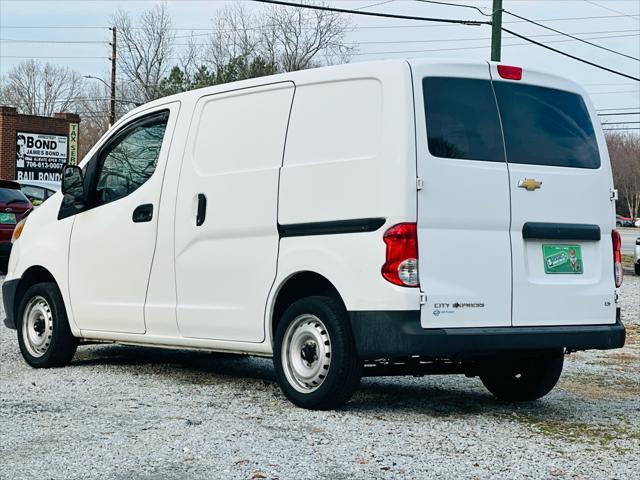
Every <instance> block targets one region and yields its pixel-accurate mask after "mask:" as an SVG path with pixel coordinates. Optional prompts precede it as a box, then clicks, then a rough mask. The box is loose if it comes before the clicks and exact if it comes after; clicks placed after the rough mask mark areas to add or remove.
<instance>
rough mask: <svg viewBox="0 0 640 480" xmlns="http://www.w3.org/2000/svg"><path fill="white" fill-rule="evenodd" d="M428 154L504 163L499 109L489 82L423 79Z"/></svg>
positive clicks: (439, 78)
mask: <svg viewBox="0 0 640 480" xmlns="http://www.w3.org/2000/svg"><path fill="white" fill-rule="evenodd" d="M422 90H423V91H424V107H425V108H424V109H425V115H426V121H427V141H428V143H429V152H431V155H433V156H436V157H446V158H459V159H468V160H488V161H493V162H504V146H503V143H502V134H501V132H500V121H499V118H498V110H497V108H496V102H495V98H494V95H493V90H492V89H491V82H490V81H489V80H474V79H468V78H447V77H427V78H424V79H423V80H422Z"/></svg>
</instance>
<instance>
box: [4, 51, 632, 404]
mask: <svg viewBox="0 0 640 480" xmlns="http://www.w3.org/2000/svg"><path fill="white" fill-rule="evenodd" d="M294 92H295V96H294ZM549 126H552V127H553V128H551V127H549ZM606 148H607V147H606V143H605V139H604V136H603V132H602V130H601V127H600V123H599V121H598V117H597V114H596V110H595V109H594V107H593V105H592V103H591V102H590V100H589V98H588V96H587V93H586V92H585V91H584V90H583V89H582V88H581V87H580V86H579V85H578V84H577V83H575V82H573V81H571V80H567V79H563V78H560V77H558V76H556V75H555V74H546V73H542V72H539V71H535V70H529V69H522V68H520V67H513V66H506V65H497V64H495V63H490V64H488V63H486V62H479V61H478V62H470V61H436V60H430V59H429V60H419V59H412V60H408V61H405V60H394V61H386V62H373V63H354V64H351V65H344V66H336V67H328V68H320V69H313V70H305V71H301V72H293V73H286V74H281V75H277V76H272V77H262V78H256V79H252V80H246V81H242V82H238V83H230V84H226V85H218V86H214V87H208V88H204V89H200V90H194V91H190V92H186V93H182V94H179V95H177V96H170V97H165V98H162V99H158V100H155V101H153V102H151V103H148V104H146V105H144V106H142V107H139V108H136V109H135V110H133V111H131V112H130V113H128V114H127V115H125V116H124V117H123V118H122V119H120V120H119V121H118V122H117V123H116V124H115V125H114V126H113V127H112V129H111V130H110V131H109V133H108V134H107V135H106V136H105V137H104V138H102V139H101V140H100V141H99V142H98V143H97V144H96V145H95V146H94V147H93V149H92V150H91V151H90V152H89V153H88V155H87V157H86V158H85V159H84V160H83V162H82V164H81V165H80V167H77V166H67V167H65V169H64V171H63V184H62V192H63V194H64V195H54V196H53V197H52V198H51V199H50V200H48V201H47V202H45V203H44V204H43V205H42V206H41V207H39V208H38V209H37V210H35V211H34V212H33V213H32V214H31V215H30V216H29V217H28V218H27V219H26V221H22V222H21V223H20V226H19V229H18V230H16V232H17V233H16V235H15V243H14V250H13V252H12V255H11V260H10V265H9V273H8V275H7V277H6V281H5V282H4V284H3V287H2V288H3V294H4V302H5V312H6V315H7V318H6V324H7V325H8V326H9V327H11V328H17V330H18V342H19V345H20V350H21V352H22V355H23V356H24V358H25V360H26V361H27V362H28V363H29V364H30V365H32V366H34V367H54V366H63V365H66V364H68V363H69V362H70V361H71V359H72V358H73V356H74V353H75V351H76V348H77V346H78V343H79V342H80V341H82V342H85V341H94V340H99V341H108V342H109V341H110V342H118V343H124V344H136V345H140V344H145V345H153V346H156V347H178V348H195V349H201V350H215V351H225V352H237V353H245V354H253V355H262V356H268V357H273V361H274V365H275V372H276V377H277V380H278V383H279V384H280V386H281V388H282V390H283V392H284V393H285V395H286V396H287V397H288V398H289V399H290V400H291V401H292V402H294V403H295V404H297V405H299V406H302V407H305V408H319V409H326V408H332V407H336V406H338V405H340V404H342V403H344V402H346V401H347V400H348V399H349V397H350V396H351V395H352V393H353V392H354V390H355V389H356V388H357V385H358V384H359V381H360V378H361V376H362V375H381V374H383V375H398V374H411V375H420V374H429V373H463V374H467V375H469V376H479V377H480V379H481V380H482V382H483V383H484V385H485V386H486V387H487V388H488V389H489V390H490V391H491V392H492V393H493V394H494V395H495V396H496V397H498V398H501V399H505V400H508V401H523V400H534V399H537V398H540V397H542V396H544V395H545V394H547V393H548V392H549V391H550V390H551V389H552V388H553V387H554V385H555V384H556V382H557V381H558V378H559V377H560V374H561V372H562V367H563V358H564V355H565V354H566V353H569V352H574V351H577V350H585V349H611V348H618V347H621V346H622V345H623V344H624V336H625V329H624V326H623V325H622V323H621V321H620V311H619V308H617V305H616V288H617V287H619V286H620V284H621V282H622V264H621V253H620V246H621V239H620V234H619V233H618V232H617V231H616V230H615V223H614V214H615V210H614V201H613V200H610V198H613V195H612V192H613V185H612V180H611V179H612V175H611V168H610V165H609V160H608V158H609V157H608V155H607V153H606ZM571 170H573V171H574V172H579V174H577V173H576V174H572V175H569V174H567V172H568V171H571ZM575 199H581V200H580V202H579V203H578V204H576V202H575ZM460 212H463V214H462V215H463V218H461V213H460ZM42 231H46V232H47V235H46V236H45V235H40V234H39V232H42ZM470 242H471V243H470ZM470 244H472V245H473V248H471V249H470V248H469V246H470ZM603 259H604V260H603ZM606 259H608V261H607V260H606Z"/></svg>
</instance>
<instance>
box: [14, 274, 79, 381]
mask: <svg viewBox="0 0 640 480" xmlns="http://www.w3.org/2000/svg"><path fill="white" fill-rule="evenodd" d="M16 324H17V325H16V326H17V330H18V343H19V345H20V352H22V356H23V357H24V359H25V360H26V362H27V363H28V364H29V365H31V366H32V367H34V368H53V367H63V366H65V365H68V364H69V363H70V362H71V359H72V358H73V356H74V355H75V353H76V349H77V347H78V340H77V339H76V338H74V336H73V335H72V334H71V330H70V329H69V321H68V320H67V313H66V310H65V308H64V302H63V301H62V295H61V294H60V290H58V286H57V285H56V284H55V283H37V284H35V285H32V286H31V287H29V289H28V290H27V291H26V292H25V294H24V296H23V297H22V299H21V300H20V306H19V308H18V312H17V316H16Z"/></svg>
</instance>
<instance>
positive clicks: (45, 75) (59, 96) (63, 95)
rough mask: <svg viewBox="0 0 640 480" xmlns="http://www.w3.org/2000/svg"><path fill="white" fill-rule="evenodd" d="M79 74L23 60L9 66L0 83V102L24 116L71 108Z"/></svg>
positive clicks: (77, 93)
mask: <svg viewBox="0 0 640 480" xmlns="http://www.w3.org/2000/svg"><path fill="white" fill-rule="evenodd" d="M83 87H84V82H83V79H82V77H81V76H80V74H78V73H77V72H74V71H73V70H71V69H69V68H68V67H59V66H56V65H52V64H50V63H42V62H41V61H39V60H34V59H30V60H25V61H23V62H20V63H19V64H18V65H16V66H15V67H13V68H12V69H11V70H9V72H8V73H7V75H6V77H5V78H3V79H2V83H1V84H0V104H5V105H11V106H14V107H16V108H17V109H18V111H19V112H20V113H24V114H27V115H43V116H51V115H52V114H53V113H55V112H64V111H66V110H69V109H70V108H72V107H73V106H74V104H75V102H76V100H77V99H78V97H79V96H80V95H81V94H82V89H83Z"/></svg>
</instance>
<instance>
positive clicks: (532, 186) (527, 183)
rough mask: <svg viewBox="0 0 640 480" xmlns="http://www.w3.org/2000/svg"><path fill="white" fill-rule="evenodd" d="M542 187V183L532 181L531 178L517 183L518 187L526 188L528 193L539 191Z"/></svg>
mask: <svg viewBox="0 0 640 480" xmlns="http://www.w3.org/2000/svg"><path fill="white" fill-rule="evenodd" d="M541 186H542V182H539V181H537V180H534V179H533V178H525V179H524V180H520V181H519V182H518V187H520V188H526V189H527V190H528V191H529V192H533V191H534V190H537V189H539V188H540V187H541Z"/></svg>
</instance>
